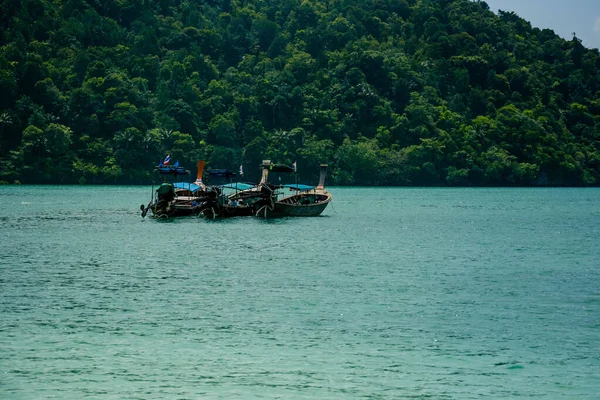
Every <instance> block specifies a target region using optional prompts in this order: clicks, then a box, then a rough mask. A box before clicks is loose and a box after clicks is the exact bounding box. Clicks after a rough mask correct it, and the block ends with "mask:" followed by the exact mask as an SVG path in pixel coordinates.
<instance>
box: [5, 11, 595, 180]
mask: <svg viewBox="0 0 600 400" xmlns="http://www.w3.org/2000/svg"><path fill="white" fill-rule="evenodd" d="M0 4H1V5H0V7H1V8H0V27H1V29H0V44H1V47H0V181H6V182H11V183H12V182H13V181H15V180H19V181H21V182H23V183H78V182H80V183H84V182H87V183H148V182H150V180H151V172H152V169H153V166H154V165H156V164H157V163H158V162H159V161H161V160H162V159H163V158H164V157H165V156H166V155H167V154H170V155H171V159H172V160H173V161H175V160H179V162H180V163H181V164H182V165H185V166H186V167H188V168H190V169H193V167H194V165H195V163H196V160H198V159H203V160H206V161H207V163H208V165H209V166H210V167H215V168H230V169H232V170H234V171H237V170H238V168H239V165H241V164H243V165H244V170H245V171H246V172H247V177H248V176H249V175H252V174H253V172H254V171H255V170H256V169H257V166H258V164H259V162H260V160H263V159H271V160H274V161H276V162H283V163H290V164H291V163H292V162H294V161H296V160H297V163H298V170H299V173H300V176H301V178H303V179H305V180H308V179H313V178H314V174H316V173H317V172H318V164H319V163H321V162H327V163H329V165H330V171H331V174H330V179H329V183H330V184H339V185H598V184H599V183H600V130H599V127H600V97H599V90H600V54H599V52H598V50H595V49H593V50H590V49H586V48H585V47H583V46H582V44H581V41H580V40H579V39H577V37H575V36H574V37H573V39H572V40H564V39H562V38H559V37H558V36H557V35H555V34H554V33H553V32H552V31H551V30H540V29H537V28H532V27H531V25H530V24H529V23H528V22H527V21H525V20H523V19H521V18H519V17H518V16H517V15H515V14H513V13H502V12H501V13H500V14H499V15H496V14H494V13H493V12H492V11H490V10H489V8H488V6H487V5H486V3H485V2H483V1H470V0H373V1H366V0H252V1H250V0H212V1H211V0H204V1H202V0H187V1H186V0H62V1H51V0H3V1H2V2H1V3H0Z"/></svg>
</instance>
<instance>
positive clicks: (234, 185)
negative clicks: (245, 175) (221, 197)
mask: <svg viewBox="0 0 600 400" xmlns="http://www.w3.org/2000/svg"><path fill="white" fill-rule="evenodd" d="M221 187H223V188H226V189H236V190H248V189H252V188H253V187H254V185H249V184H247V183H242V182H234V183H228V184H226V185H223V186H221Z"/></svg>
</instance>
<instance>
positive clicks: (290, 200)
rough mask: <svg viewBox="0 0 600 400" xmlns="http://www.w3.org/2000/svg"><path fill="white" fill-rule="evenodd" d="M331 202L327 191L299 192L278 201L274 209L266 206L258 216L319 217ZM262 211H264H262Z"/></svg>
mask: <svg viewBox="0 0 600 400" xmlns="http://www.w3.org/2000/svg"><path fill="white" fill-rule="evenodd" d="M330 202H331V195H330V194H329V193H327V192H325V191H322V192H321V191H320V192H306V193H299V194H296V195H293V196H289V197H285V198H283V199H281V200H280V201H276V202H275V204H274V207H273V209H272V210H271V209H269V208H268V207H265V208H263V209H261V210H259V212H257V216H258V217H267V218H272V217H317V216H319V215H321V214H322V213H323V211H324V210H325V209H326V208H327V205H328V204H329V203H330ZM261 211H262V212H261Z"/></svg>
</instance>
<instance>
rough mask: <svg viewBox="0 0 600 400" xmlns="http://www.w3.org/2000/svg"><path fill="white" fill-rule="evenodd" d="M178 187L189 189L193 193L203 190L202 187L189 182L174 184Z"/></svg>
mask: <svg viewBox="0 0 600 400" xmlns="http://www.w3.org/2000/svg"><path fill="white" fill-rule="evenodd" d="M173 186H175V188H177V189H187V190H189V191H190V192H192V193H195V192H197V191H198V190H202V188H201V187H200V186H198V185H196V184H195V183H187V182H176V183H174V184H173Z"/></svg>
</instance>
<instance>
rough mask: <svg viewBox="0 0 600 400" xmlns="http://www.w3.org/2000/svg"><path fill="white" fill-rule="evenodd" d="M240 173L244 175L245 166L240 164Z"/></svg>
mask: <svg viewBox="0 0 600 400" xmlns="http://www.w3.org/2000/svg"><path fill="white" fill-rule="evenodd" d="M240 175H241V176H244V168H243V165H240Z"/></svg>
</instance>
